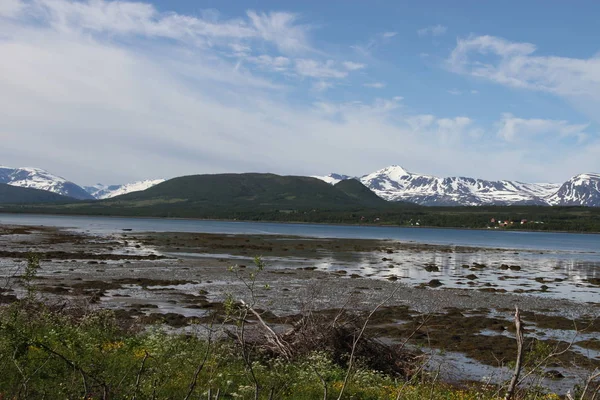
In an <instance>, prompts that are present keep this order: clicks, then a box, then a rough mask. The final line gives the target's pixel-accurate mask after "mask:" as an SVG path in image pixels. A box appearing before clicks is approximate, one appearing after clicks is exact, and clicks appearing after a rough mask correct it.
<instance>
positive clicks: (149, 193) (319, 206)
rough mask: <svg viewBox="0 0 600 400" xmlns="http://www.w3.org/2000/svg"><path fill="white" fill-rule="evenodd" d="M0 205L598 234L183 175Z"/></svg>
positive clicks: (310, 185)
mask: <svg viewBox="0 0 600 400" xmlns="http://www.w3.org/2000/svg"><path fill="white" fill-rule="evenodd" d="M2 186H6V185H0V189H1V187H2ZM14 189H21V188H14ZM36 192H39V191H36ZM43 193H47V192H43ZM50 195H51V194H50ZM59 197H60V196H59ZM0 203H3V205H2V206H0V211H3V212H17V213H47V214H67V215H105V216H108V215H114V216H132V217H173V218H204V219H231V220H248V221H281V222H311V223H342V224H373V225H397V226H421V227H423V226H428V227H440V228H476V229H485V228H488V227H489V228H496V229H526V230H545V231H572V232H600V208H589V207H547V206H479V207H423V206H418V205H415V204H411V203H403V202H387V201H385V200H382V199H380V198H379V197H377V196H376V195H375V194H374V193H373V192H372V191H370V190H369V189H368V188H367V187H365V186H364V185H362V184H361V183H360V182H358V181H356V180H347V181H342V182H340V183H338V184H337V185H335V186H331V185H329V184H327V183H325V182H323V181H320V180H318V179H315V178H309V177H297V176H279V175H274V174H219V175H193V176H184V177H180V178H175V179H171V180H169V181H166V182H164V183H161V184H159V185H156V186H153V187H151V188H150V189H148V190H145V191H143V192H134V193H129V194H126V195H123V196H118V197H115V198H112V199H107V200H102V201H79V202H71V203H68V204H8V203H11V201H10V200H4V201H3V200H2V198H1V193H0ZM13 203H15V202H14V201H13ZM20 203H21V202H20ZM492 219H494V220H495V221H499V220H500V221H509V222H510V221H512V222H513V223H512V224H510V223H509V224H507V226H499V224H498V223H497V222H494V223H492V222H491V221H492ZM522 220H527V223H524V224H521V221H522Z"/></svg>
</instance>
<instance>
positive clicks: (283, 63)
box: [246, 54, 291, 72]
mask: <svg viewBox="0 0 600 400" xmlns="http://www.w3.org/2000/svg"><path fill="white" fill-rule="evenodd" d="M246 60H248V61H250V62H252V63H254V64H257V65H258V66H259V67H261V68H264V69H267V70H271V71H277V72H283V71H287V70H288V68H289V66H290V64H291V61H290V59H289V58H287V57H282V56H279V57H273V56H270V55H267V54H262V55H260V56H257V57H248V58H246Z"/></svg>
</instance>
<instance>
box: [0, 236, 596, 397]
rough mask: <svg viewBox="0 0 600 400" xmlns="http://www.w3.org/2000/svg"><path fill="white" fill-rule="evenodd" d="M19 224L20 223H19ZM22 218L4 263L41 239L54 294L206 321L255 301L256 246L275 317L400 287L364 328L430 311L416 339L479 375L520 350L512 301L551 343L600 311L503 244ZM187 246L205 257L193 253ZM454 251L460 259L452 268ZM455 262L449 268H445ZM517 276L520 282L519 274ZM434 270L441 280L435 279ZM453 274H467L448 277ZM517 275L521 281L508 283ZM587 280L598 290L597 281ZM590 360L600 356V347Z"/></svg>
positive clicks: (408, 328)
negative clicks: (501, 248)
mask: <svg viewBox="0 0 600 400" xmlns="http://www.w3.org/2000/svg"><path fill="white" fill-rule="evenodd" d="M19 227H23V225H21V226H15V225H13V228H19ZM24 227H25V228H29V229H28V230H29V231H30V233H25V232H21V234H18V235H15V234H12V235H11V233H17V232H10V229H8V228H6V227H5V231H4V233H5V234H4V235H2V231H0V246H3V247H4V249H5V250H9V251H12V252H13V254H10V255H7V256H5V257H0V275H8V274H12V273H13V272H14V271H15V269H16V268H24V266H25V263H26V260H27V258H26V254H27V253H28V252H31V251H34V252H36V253H38V255H39V256H40V258H41V262H40V266H41V268H40V270H39V277H38V279H36V286H37V288H38V290H39V293H40V295H42V296H43V297H44V298H45V299H47V300H48V301H50V302H53V301H56V300H60V301H61V302H62V301H65V300H67V299H69V298H71V299H74V300H75V299H80V300H82V301H84V302H89V303H90V304H94V305H95V307H100V308H105V309H109V310H113V311H114V312H116V313H118V315H120V316H121V318H123V319H124V321H125V320H127V321H144V322H143V323H149V324H154V323H161V324H164V325H165V326H169V327H171V328H173V329H179V328H182V329H184V328H185V327H186V326H189V324H192V323H193V321H200V322H201V323H209V322H210V321H211V320H212V316H214V315H217V314H216V313H218V312H219V310H222V309H223V304H224V302H225V301H226V299H227V298H228V296H234V297H235V298H237V299H243V300H245V301H249V300H250V299H249V297H248V296H249V294H248V292H247V287H246V286H244V285H243V283H242V282H241V281H240V279H239V276H240V275H237V274H236V273H233V272H231V270H230V267H231V266H232V264H233V265H234V267H233V268H234V269H236V270H237V271H238V273H239V274H241V276H247V275H248V274H250V273H252V272H253V271H255V270H256V269H255V268H254V267H253V264H252V258H253V257H254V256H255V255H262V256H263V260H264V262H265V263H266V265H267V267H266V269H265V270H264V271H263V272H261V273H260V274H259V276H258V278H257V286H256V288H257V290H258V291H259V293H257V295H258V296H257V299H258V300H259V303H258V306H259V308H260V309H262V310H265V311H267V313H266V314H265V319H266V321H267V322H268V323H273V324H278V323H281V322H282V321H285V320H287V319H289V318H292V317H293V316H294V315H298V313H299V312H301V311H302V310H306V309H307V308H305V307H308V310H313V312H314V313H315V314H318V315H329V313H331V312H332V311H335V310H338V309H340V308H349V309H351V310H353V311H355V312H358V313H363V312H364V313H368V312H369V311H370V310H372V309H373V307H374V306H375V304H378V303H379V302H380V301H381V300H382V298H385V297H386V296H387V295H386V294H387V293H391V292H393V291H395V290H396V289H397V288H399V287H400V288H401V289H400V290H397V292H395V295H394V297H393V298H391V299H389V301H388V302H387V303H386V305H385V306H384V307H382V308H381V309H380V310H379V312H378V313H377V314H376V315H375V316H374V317H373V320H372V323H371V324H370V326H369V331H370V332H372V333H373V334H374V335H377V337H381V338H384V339H390V340H401V341H402V340H404V339H403V338H406V337H409V336H410V335H411V333H412V332H413V330H414V326H418V325H419V323H420V321H421V318H427V320H428V321H429V322H428V326H427V327H425V328H424V329H425V330H426V333H425V332H420V333H419V334H418V335H416V336H415V337H414V338H413V340H412V341H411V344H412V345H415V346H428V345H430V346H432V347H431V348H432V349H438V350H440V351H443V352H445V351H447V352H448V353H449V354H450V353H452V354H454V353H457V354H458V353H459V354H463V356H464V357H466V359H467V360H473V361H467V362H469V363H470V364H469V365H471V366H473V365H475V366H476V367H472V368H474V369H472V373H473V374H474V375H469V377H470V378H473V379H474V380H480V378H481V376H479V375H477V374H480V373H481V374H484V373H485V372H484V371H486V370H488V371H489V367H495V366H497V364H496V362H497V360H498V359H508V358H509V357H512V356H513V355H514V349H512V347H513V346H514V338H512V337H511V336H510V335H509V334H510V331H509V330H508V329H510V325H511V319H512V314H513V312H514V306H515V305H518V306H519V308H520V309H521V310H522V311H523V315H524V319H525V322H526V323H528V324H529V326H530V329H531V330H530V332H531V334H532V335H533V334H534V332H536V331H537V332H542V333H543V332H546V333H544V334H543V335H542V336H540V340H541V341H544V342H547V343H548V344H549V345H552V344H553V343H556V342H557V341H560V340H564V338H563V336H560V335H558V336H557V332H558V333H560V334H561V335H567V337H568V338H570V336H568V335H570V333H571V331H572V329H573V321H577V326H588V325H589V323H587V322H586V321H597V317H598V316H599V315H600V304H599V303H598V302H597V299H596V297H592V299H596V300H594V303H589V302H586V301H585V300H578V301H575V300H572V299H570V298H568V297H562V295H561V293H562V292H560V291H556V292H555V290H559V289H560V288H565V287H568V284H569V282H568V281H561V282H553V281H552V279H551V278H553V276H551V274H554V273H572V274H574V275H577V274H578V272H577V271H574V270H572V268H568V269H565V270H564V271H556V270H555V269H553V268H552V267H549V270H548V271H554V272H551V273H548V272H544V271H538V268H537V266H536V265H534V264H532V263H530V262H523V263H520V264H519V265H518V268H517V265H516V264H515V268H514V269H511V268H510V267H509V268H507V269H504V268H501V267H500V263H501V262H508V263H510V262H509V261H507V260H505V259H504V256H503V254H506V255H507V256H510V252H499V255H500V256H498V255H497V254H496V252H494V251H483V250H482V249H474V250H475V251H474V252H473V253H472V254H470V253H468V252H464V251H462V249H452V248H449V247H447V246H446V247H444V246H435V245H434V246H433V247H432V245H419V244H415V243H390V242H386V241H382V240H378V239H325V238H321V239H317V240H315V239H300V240H299V239H298V238H291V237H287V238H286V237H282V236H279V237H274V236H272V235H271V236H269V235H263V236H261V235H242V236H240V235H237V236H236V235H228V234H201V233H185V232H184V233H177V232H154V233H150V234H148V233H143V232H129V231H125V232H118V233H115V234H110V235H106V236H98V235H94V234H90V233H84V232H78V233H74V232H72V231H68V230H66V229H64V228H63V229H61V228H59V227H48V226H44V227H42V230H40V231H36V227H35V226H31V225H27V226H24ZM0 228H2V226H1V225H0ZM171 251H173V252H171ZM189 253H195V254H200V255H202V257H199V258H194V257H187V256H186V254H189ZM152 254H154V255H161V256H166V257H167V258H157V257H152ZM435 255H437V256H435ZM434 256H435V257H434ZM465 257H466V258H465ZM512 257H524V256H523V255H521V256H515V255H513V256H512ZM448 262H449V263H451V265H454V267H452V268H450V269H448V265H447V264H446V263H448ZM463 263H467V264H466V265H463ZM238 264H239V265H238ZM484 264H485V265H484ZM511 265H512V264H511ZM392 266H393V268H392ZM465 266H466V267H468V268H465ZM438 268H439V270H438ZM401 271H408V272H411V271H412V272H413V273H416V274H417V275H416V276H411V275H410V274H408V275H406V274H403V273H401ZM448 272H452V274H453V275H452V276H449V277H448V279H444V278H443V275H444V274H446V273H448ZM533 273H535V274H537V275H536V276H533V275H532V274H533ZM469 275H476V277H474V278H470V277H469ZM486 276H488V277H489V276H497V277H506V278H510V279H508V280H504V281H501V282H504V283H503V285H509V286H505V287H506V289H508V290H507V291H502V290H499V289H502V287H501V286H494V285H491V286H488V285H487V284H486V282H488V280H487V278H486ZM537 276H541V277H543V282H542V281H538V280H536V279H535V278H536V277H537ZM413 278H416V279H413ZM516 278H518V279H520V280H521V281H522V283H524V284H525V285H521V284H517V283H518V282H517V279H516ZM546 278H548V279H546ZM435 280H441V281H442V282H443V285H442V286H436V285H433V284H432V282H433V281H435ZM452 281H453V282H455V283H456V282H462V285H459V286H453V285H452ZM543 283H545V284H547V285H549V286H550V288H549V292H548V293H555V296H557V297H547V296H546V294H545V293H544V291H543V289H540V288H541V285H542V284H543ZM511 285H512V286H511ZM517 287H521V288H522V289H523V290H524V291H522V292H516V291H513V290H514V288H517ZM14 289H15V290H13V291H8V292H4V293H1V294H0V300H2V296H4V299H5V300H10V298H9V297H10V296H18V295H19V293H22V292H20V291H19V290H20V289H19V288H18V285H17V286H15V287H14ZM588 290H592V291H593V293H592V296H597V292H598V290H600V287H597V288H593V289H588ZM590 329H592V328H590ZM597 332H600V324H599V323H597V322H595V323H594V327H593V329H592V330H591V331H589V332H588V333H586V335H587V336H584V337H583V338H582V339H585V338H591V337H595V335H597ZM456 337H460V338H461V340H459V341H457V340H456ZM430 339H431V341H430ZM594 343H595V342H594ZM583 345H585V344H583ZM592 345H593V343H592ZM490 348H491V349H494V350H493V352H492V351H490ZM578 349H581V351H584V350H585V349H586V348H585V347H581V348H578ZM590 351H594V350H593V347H592V350H590ZM463 356H461V357H463ZM568 357H569V358H568V359H565V360H563V361H565V362H566V361H568V360H571V358H572V357H577V359H578V360H579V362H581V363H587V362H588V361H586V360H587V358H582V355H581V354H580V353H576V352H571V353H569V354H568ZM444 362H445V363H446V362H449V361H447V360H446V361H444ZM459 362H460V361H459ZM589 362H592V363H594V365H596V364H598V363H599V362H600V359H598V360H593V359H590V361H589ZM586 365H587V364H586ZM598 365H600V364H598ZM459 366H460V364H459ZM478 366H481V367H478ZM486 368H487V369H486ZM561 371H562V370H561ZM563 374H564V375H565V376H566V378H565V379H563V380H562V383H563V384H565V385H566V384H567V383H568V384H569V385H570V382H571V379H574V378H572V377H571V376H572V375H571V374H570V372H568V370H565V371H563ZM560 383H561V382H557V384H560ZM561 390H562V389H561Z"/></svg>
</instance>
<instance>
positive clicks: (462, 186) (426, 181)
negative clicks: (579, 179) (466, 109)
mask: <svg viewBox="0 0 600 400" xmlns="http://www.w3.org/2000/svg"><path fill="white" fill-rule="evenodd" d="M342 177H346V179H349V178H350V177H348V176H347V175H340V174H330V175H327V176H325V177H319V176H317V177H316V178H319V179H322V180H324V181H325V182H329V183H332V184H335V183H337V182H339V179H342ZM358 179H359V180H360V181H361V182H362V183H363V184H364V185H365V186H366V187H368V188H369V189H371V190H372V191H373V192H375V193H376V194H377V195H378V196H379V197H381V198H383V199H385V200H389V201H409V202H412V203H417V204H421V205H427V206H458V205H465V206H478V205H492V204H493V205H513V204H532V205H533V204H538V205H549V204H560V200H556V201H557V202H556V203H552V202H550V201H549V198H550V197H551V196H553V195H554V194H555V193H556V192H557V191H558V190H559V188H561V185H560V184H554V183H524V182H518V181H508V180H501V181H488V180H484V179H474V178H468V177H447V178H442V177H436V176H431V175H422V174H415V173H412V172H409V171H408V170H407V169H405V168H403V167H401V166H399V165H392V166H389V167H386V168H383V169H380V170H378V171H375V172H373V173H371V174H368V175H364V176H362V177H361V178H358ZM571 197H573V196H571ZM571 197H569V199H570V198H571ZM575 197H576V196H575ZM575 197H573V198H575ZM573 201H575V200H573ZM581 204H582V205H588V204H587V203H581Z"/></svg>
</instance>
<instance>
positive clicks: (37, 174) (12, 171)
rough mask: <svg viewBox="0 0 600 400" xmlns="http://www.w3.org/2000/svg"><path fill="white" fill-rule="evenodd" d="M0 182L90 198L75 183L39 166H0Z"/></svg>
mask: <svg viewBox="0 0 600 400" xmlns="http://www.w3.org/2000/svg"><path fill="white" fill-rule="evenodd" d="M0 183H6V184H9V185H12V186H19V187H25V188H31V189H39V190H46V191H49V192H54V193H58V194H61V195H63V196H69V197H73V198H76V199H80V200H87V199H92V196H90V195H89V194H88V193H87V192H86V191H85V190H83V188H81V187H80V186H78V185H77V184H75V183H73V182H70V181H68V180H66V179H65V178H62V177H60V176H57V175H54V174H51V173H50V172H48V171H45V170H43V169H40V168H32V167H23V168H13V167H5V166H1V167H0Z"/></svg>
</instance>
